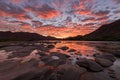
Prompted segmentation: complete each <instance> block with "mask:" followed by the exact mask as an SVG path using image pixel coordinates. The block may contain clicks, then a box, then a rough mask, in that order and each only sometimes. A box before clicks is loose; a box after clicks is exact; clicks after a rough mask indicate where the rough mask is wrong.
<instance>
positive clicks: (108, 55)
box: [95, 54, 116, 62]
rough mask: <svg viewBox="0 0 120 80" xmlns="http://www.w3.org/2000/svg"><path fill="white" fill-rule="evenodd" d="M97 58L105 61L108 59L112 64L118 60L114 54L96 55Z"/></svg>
mask: <svg viewBox="0 0 120 80" xmlns="http://www.w3.org/2000/svg"><path fill="white" fill-rule="evenodd" d="M95 57H96V58H103V59H108V60H110V61H112V62H114V61H116V58H115V57H114V55H112V54H101V55H96V56H95Z"/></svg>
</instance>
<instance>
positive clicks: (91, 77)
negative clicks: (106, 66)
mask: <svg viewBox="0 0 120 80" xmlns="http://www.w3.org/2000/svg"><path fill="white" fill-rule="evenodd" d="M79 80H113V79H112V78H110V77H109V75H108V74H107V72H105V71H101V72H97V73H95V72H86V73H85V74H83V75H82V76H81V78H80V79H79Z"/></svg>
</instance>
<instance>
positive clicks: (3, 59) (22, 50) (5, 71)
mask: <svg viewBox="0 0 120 80" xmlns="http://www.w3.org/2000/svg"><path fill="white" fill-rule="evenodd" d="M48 45H50V47H48ZM51 45H52V46H51ZM62 47H67V49H66V50H62V49H61V48H62ZM71 49H72V51H70V50H71ZM116 51H117V52H120V42H113V41H109V42H107V41H47V42H46V41H35V42H0V76H3V75H5V76H4V77H0V80H10V79H12V78H14V77H16V76H18V75H20V74H23V73H25V72H28V71H31V70H34V69H36V67H33V65H34V66H38V65H35V63H36V64H37V63H42V62H40V58H41V56H40V55H38V54H37V53H39V52H43V53H45V54H48V55H50V54H51V53H52V52H57V53H62V54H67V55H70V56H72V57H78V56H79V55H80V56H81V57H85V58H90V59H92V58H93V54H106V53H114V52H116ZM55 58H56V57H55ZM56 59H57V58H56ZM34 60H35V62H34ZM19 65H20V66H19ZM115 65H116V66H117V67H118V68H119V67H120V64H118V62H116V63H115ZM13 68H14V69H13ZM6 78H7V79H6Z"/></svg>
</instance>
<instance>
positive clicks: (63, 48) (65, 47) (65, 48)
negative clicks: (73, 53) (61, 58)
mask: <svg viewBox="0 0 120 80" xmlns="http://www.w3.org/2000/svg"><path fill="white" fill-rule="evenodd" d="M59 49H61V50H63V51H66V50H67V49H69V47H67V46H63V47H61V48H59Z"/></svg>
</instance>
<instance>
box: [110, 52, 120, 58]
mask: <svg viewBox="0 0 120 80" xmlns="http://www.w3.org/2000/svg"><path fill="white" fill-rule="evenodd" d="M112 54H113V55H114V56H115V57H117V58H120V51H116V52H113V53H112Z"/></svg>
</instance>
